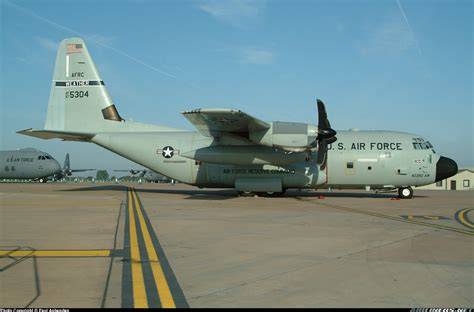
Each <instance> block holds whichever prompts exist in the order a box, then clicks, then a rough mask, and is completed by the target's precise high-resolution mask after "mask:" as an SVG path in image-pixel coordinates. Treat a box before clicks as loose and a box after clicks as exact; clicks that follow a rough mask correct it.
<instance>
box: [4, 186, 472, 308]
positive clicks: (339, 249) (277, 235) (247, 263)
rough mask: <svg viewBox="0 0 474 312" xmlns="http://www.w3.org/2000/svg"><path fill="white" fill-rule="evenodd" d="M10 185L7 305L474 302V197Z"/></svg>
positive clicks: (419, 304) (467, 194)
mask: <svg viewBox="0 0 474 312" xmlns="http://www.w3.org/2000/svg"><path fill="white" fill-rule="evenodd" d="M395 196H396V194H394V193H390V194H375V193H374V192H365V191H348V190H344V191H332V192H326V191H324V192H315V191H301V192H300V191H289V192H288V194H287V196H285V197H281V198H264V197H237V196H236V193H235V192H234V191H233V190H219V189H217V190H212V189H203V190H200V189H197V188H194V187H191V186H186V185H182V184H175V185H170V184H130V185H119V184H100V183H95V184H74V183H71V184H65V183H46V184H35V183H24V184H23V183H12V184H6V183H1V184H0V307H17V308H20V307H138V306H147V307H164V306H167V307H188V306H189V307H212V308H214V307H215V308H217V307H473V306H474V224H473V222H472V220H474V200H473V199H474V192H470V191H427V190H418V189H415V197H414V198H413V199H411V200H396V199H394V197H395Z"/></svg>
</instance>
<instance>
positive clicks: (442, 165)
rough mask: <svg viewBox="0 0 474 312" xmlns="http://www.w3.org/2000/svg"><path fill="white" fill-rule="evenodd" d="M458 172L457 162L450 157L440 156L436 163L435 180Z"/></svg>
mask: <svg viewBox="0 0 474 312" xmlns="http://www.w3.org/2000/svg"><path fill="white" fill-rule="evenodd" d="M456 173H458V164H456V162H455V161H454V160H452V159H451V158H447V157H443V156H441V157H440V158H439V160H438V162H437V163H436V182H438V181H441V180H444V179H446V178H449V177H452V176H453V175H455V174H456Z"/></svg>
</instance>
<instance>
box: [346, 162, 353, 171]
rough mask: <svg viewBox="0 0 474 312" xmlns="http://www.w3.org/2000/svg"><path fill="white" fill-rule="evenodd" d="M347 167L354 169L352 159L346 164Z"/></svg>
mask: <svg viewBox="0 0 474 312" xmlns="http://www.w3.org/2000/svg"><path fill="white" fill-rule="evenodd" d="M346 167H347V169H353V168H354V163H353V162H352V161H350V162H348V163H347V164H346Z"/></svg>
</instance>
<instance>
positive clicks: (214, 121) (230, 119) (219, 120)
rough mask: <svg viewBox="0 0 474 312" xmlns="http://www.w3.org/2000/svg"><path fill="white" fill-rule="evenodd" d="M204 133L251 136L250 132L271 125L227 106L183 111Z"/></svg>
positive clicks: (207, 134)
mask: <svg viewBox="0 0 474 312" xmlns="http://www.w3.org/2000/svg"><path fill="white" fill-rule="evenodd" d="M182 114H183V116H184V117H186V118H187V119H188V120H189V121H190V122H191V123H192V124H193V125H194V126H195V127H196V128H197V129H198V130H199V132H201V134H202V135H204V136H208V137H211V136H213V137H218V136H221V135H222V134H234V135H239V136H245V137H248V136H249V132H252V131H259V130H265V129H269V128H270V125H269V124H268V123H266V122H264V121H262V120H260V119H257V118H255V117H252V116H250V115H248V114H246V113H244V112H242V111H240V110H234V109H227V108H206V109H196V110H192V111H189V112H183V113H182Z"/></svg>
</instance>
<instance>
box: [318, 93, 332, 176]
mask: <svg viewBox="0 0 474 312" xmlns="http://www.w3.org/2000/svg"><path fill="white" fill-rule="evenodd" d="M317 105H318V136H317V138H316V140H315V141H314V143H316V142H317V145H318V158H317V159H316V163H317V164H319V165H320V167H319V168H320V169H321V170H324V169H325V168H326V160H327V154H328V144H331V143H334V142H336V140H337V138H336V133H337V132H336V131H335V130H334V129H332V128H331V124H330V123H329V120H328V115H327V113H326V107H325V106H324V103H323V101H321V100H320V99H317Z"/></svg>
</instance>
